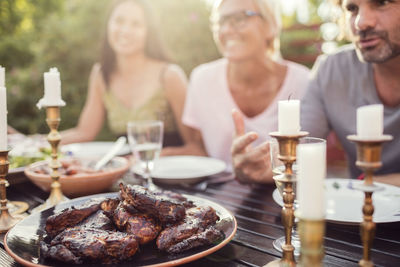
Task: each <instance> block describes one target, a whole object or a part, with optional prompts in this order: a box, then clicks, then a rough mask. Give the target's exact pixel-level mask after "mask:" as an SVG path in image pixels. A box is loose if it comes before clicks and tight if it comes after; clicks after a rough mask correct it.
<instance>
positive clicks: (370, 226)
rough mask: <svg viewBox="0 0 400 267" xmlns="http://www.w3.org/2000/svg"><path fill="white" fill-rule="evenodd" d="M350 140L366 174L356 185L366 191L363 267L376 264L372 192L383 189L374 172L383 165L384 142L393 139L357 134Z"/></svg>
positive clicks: (358, 161) (361, 232) (361, 261)
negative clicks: (372, 252) (372, 249)
mask: <svg viewBox="0 0 400 267" xmlns="http://www.w3.org/2000/svg"><path fill="white" fill-rule="evenodd" d="M347 139H349V140H350V141H352V142H354V143H356V146H357V161H356V166H357V167H358V168H359V169H361V170H362V171H363V172H364V174H365V177H364V183H363V184H361V185H357V186H355V188H356V189H358V190H360V191H363V192H364V193H365V199H364V206H363V208H362V211H363V218H364V220H363V222H362V223H361V225H360V234H361V241H362V243H363V258H362V259H361V260H360V261H359V263H358V264H359V265H360V266H363V267H370V266H374V264H373V262H372V260H371V253H370V252H371V247H372V242H373V240H374V237H375V229H376V224H375V223H374V222H373V217H372V215H373V214H374V205H373V203H372V194H373V193H374V192H375V191H379V190H382V188H381V187H379V186H377V185H374V182H373V177H372V176H373V173H374V171H376V170H377V169H379V168H380V167H381V166H382V162H381V153H382V144H383V143H384V142H388V141H390V140H392V139H393V137H392V136H390V135H383V136H382V137H381V138H377V139H373V140H368V139H365V138H360V137H359V136H356V135H350V136H348V137H347Z"/></svg>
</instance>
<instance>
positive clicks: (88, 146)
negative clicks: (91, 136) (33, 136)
mask: <svg viewBox="0 0 400 267" xmlns="http://www.w3.org/2000/svg"><path fill="white" fill-rule="evenodd" d="M113 145H114V142H87V143H75V144H69V145H64V146H62V147H61V152H63V153H67V154H71V155H72V156H74V157H78V158H88V157H90V158H93V157H99V158H100V157H101V156H103V155H104V154H106V153H107V152H108V151H109V150H110V149H111V147H112V146H113ZM130 153H131V149H130V147H129V145H128V144H126V145H124V146H123V147H122V148H121V150H120V151H119V152H118V153H117V156H124V155H127V154H130Z"/></svg>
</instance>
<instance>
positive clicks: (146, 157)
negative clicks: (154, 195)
mask: <svg viewBox="0 0 400 267" xmlns="http://www.w3.org/2000/svg"><path fill="white" fill-rule="evenodd" d="M127 126H128V127H127V136H128V142H129V145H130V147H131V150H132V153H133V155H134V157H135V160H137V165H138V166H139V168H140V169H141V171H142V173H143V178H144V179H145V180H146V181H147V188H148V189H149V190H152V191H154V190H157V189H158V188H157V186H156V185H155V184H154V183H153V180H152V178H151V172H152V171H153V168H154V161H155V160H157V159H158V157H159V156H160V152H161V148H162V141H163V129H164V125H163V122H162V121H134V122H128V125H127Z"/></svg>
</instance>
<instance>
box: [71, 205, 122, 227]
mask: <svg viewBox="0 0 400 267" xmlns="http://www.w3.org/2000/svg"><path fill="white" fill-rule="evenodd" d="M77 227H80V228H82V229H88V228H91V229H100V230H109V231H115V230H116V229H115V226H114V223H113V222H112V221H111V220H110V218H109V217H108V216H107V214H106V212H105V211H103V210H98V211H97V212H96V213H94V214H92V215H90V216H89V217H87V218H86V219H85V220H84V221H82V222H80V223H79V224H78V225H77Z"/></svg>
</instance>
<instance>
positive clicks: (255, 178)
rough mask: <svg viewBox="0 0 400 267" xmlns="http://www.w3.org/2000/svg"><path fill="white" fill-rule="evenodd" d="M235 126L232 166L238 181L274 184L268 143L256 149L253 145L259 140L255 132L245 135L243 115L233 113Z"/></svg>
mask: <svg viewBox="0 0 400 267" xmlns="http://www.w3.org/2000/svg"><path fill="white" fill-rule="evenodd" d="M232 118H233V122H234V125H235V137H234V139H233V142H232V147H231V153H232V165H233V170H234V172H235V176H236V179H237V180H239V182H242V183H248V182H256V183H270V182H272V170H271V162H270V159H269V158H270V156H269V144H268V142H265V143H262V144H260V145H258V146H256V147H254V148H253V147H251V144H252V143H253V142H254V141H255V140H256V139H257V138H258V134H257V133H255V132H249V133H245V130H244V121H243V117H242V115H241V114H240V113H239V112H238V111H237V110H233V111H232Z"/></svg>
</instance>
